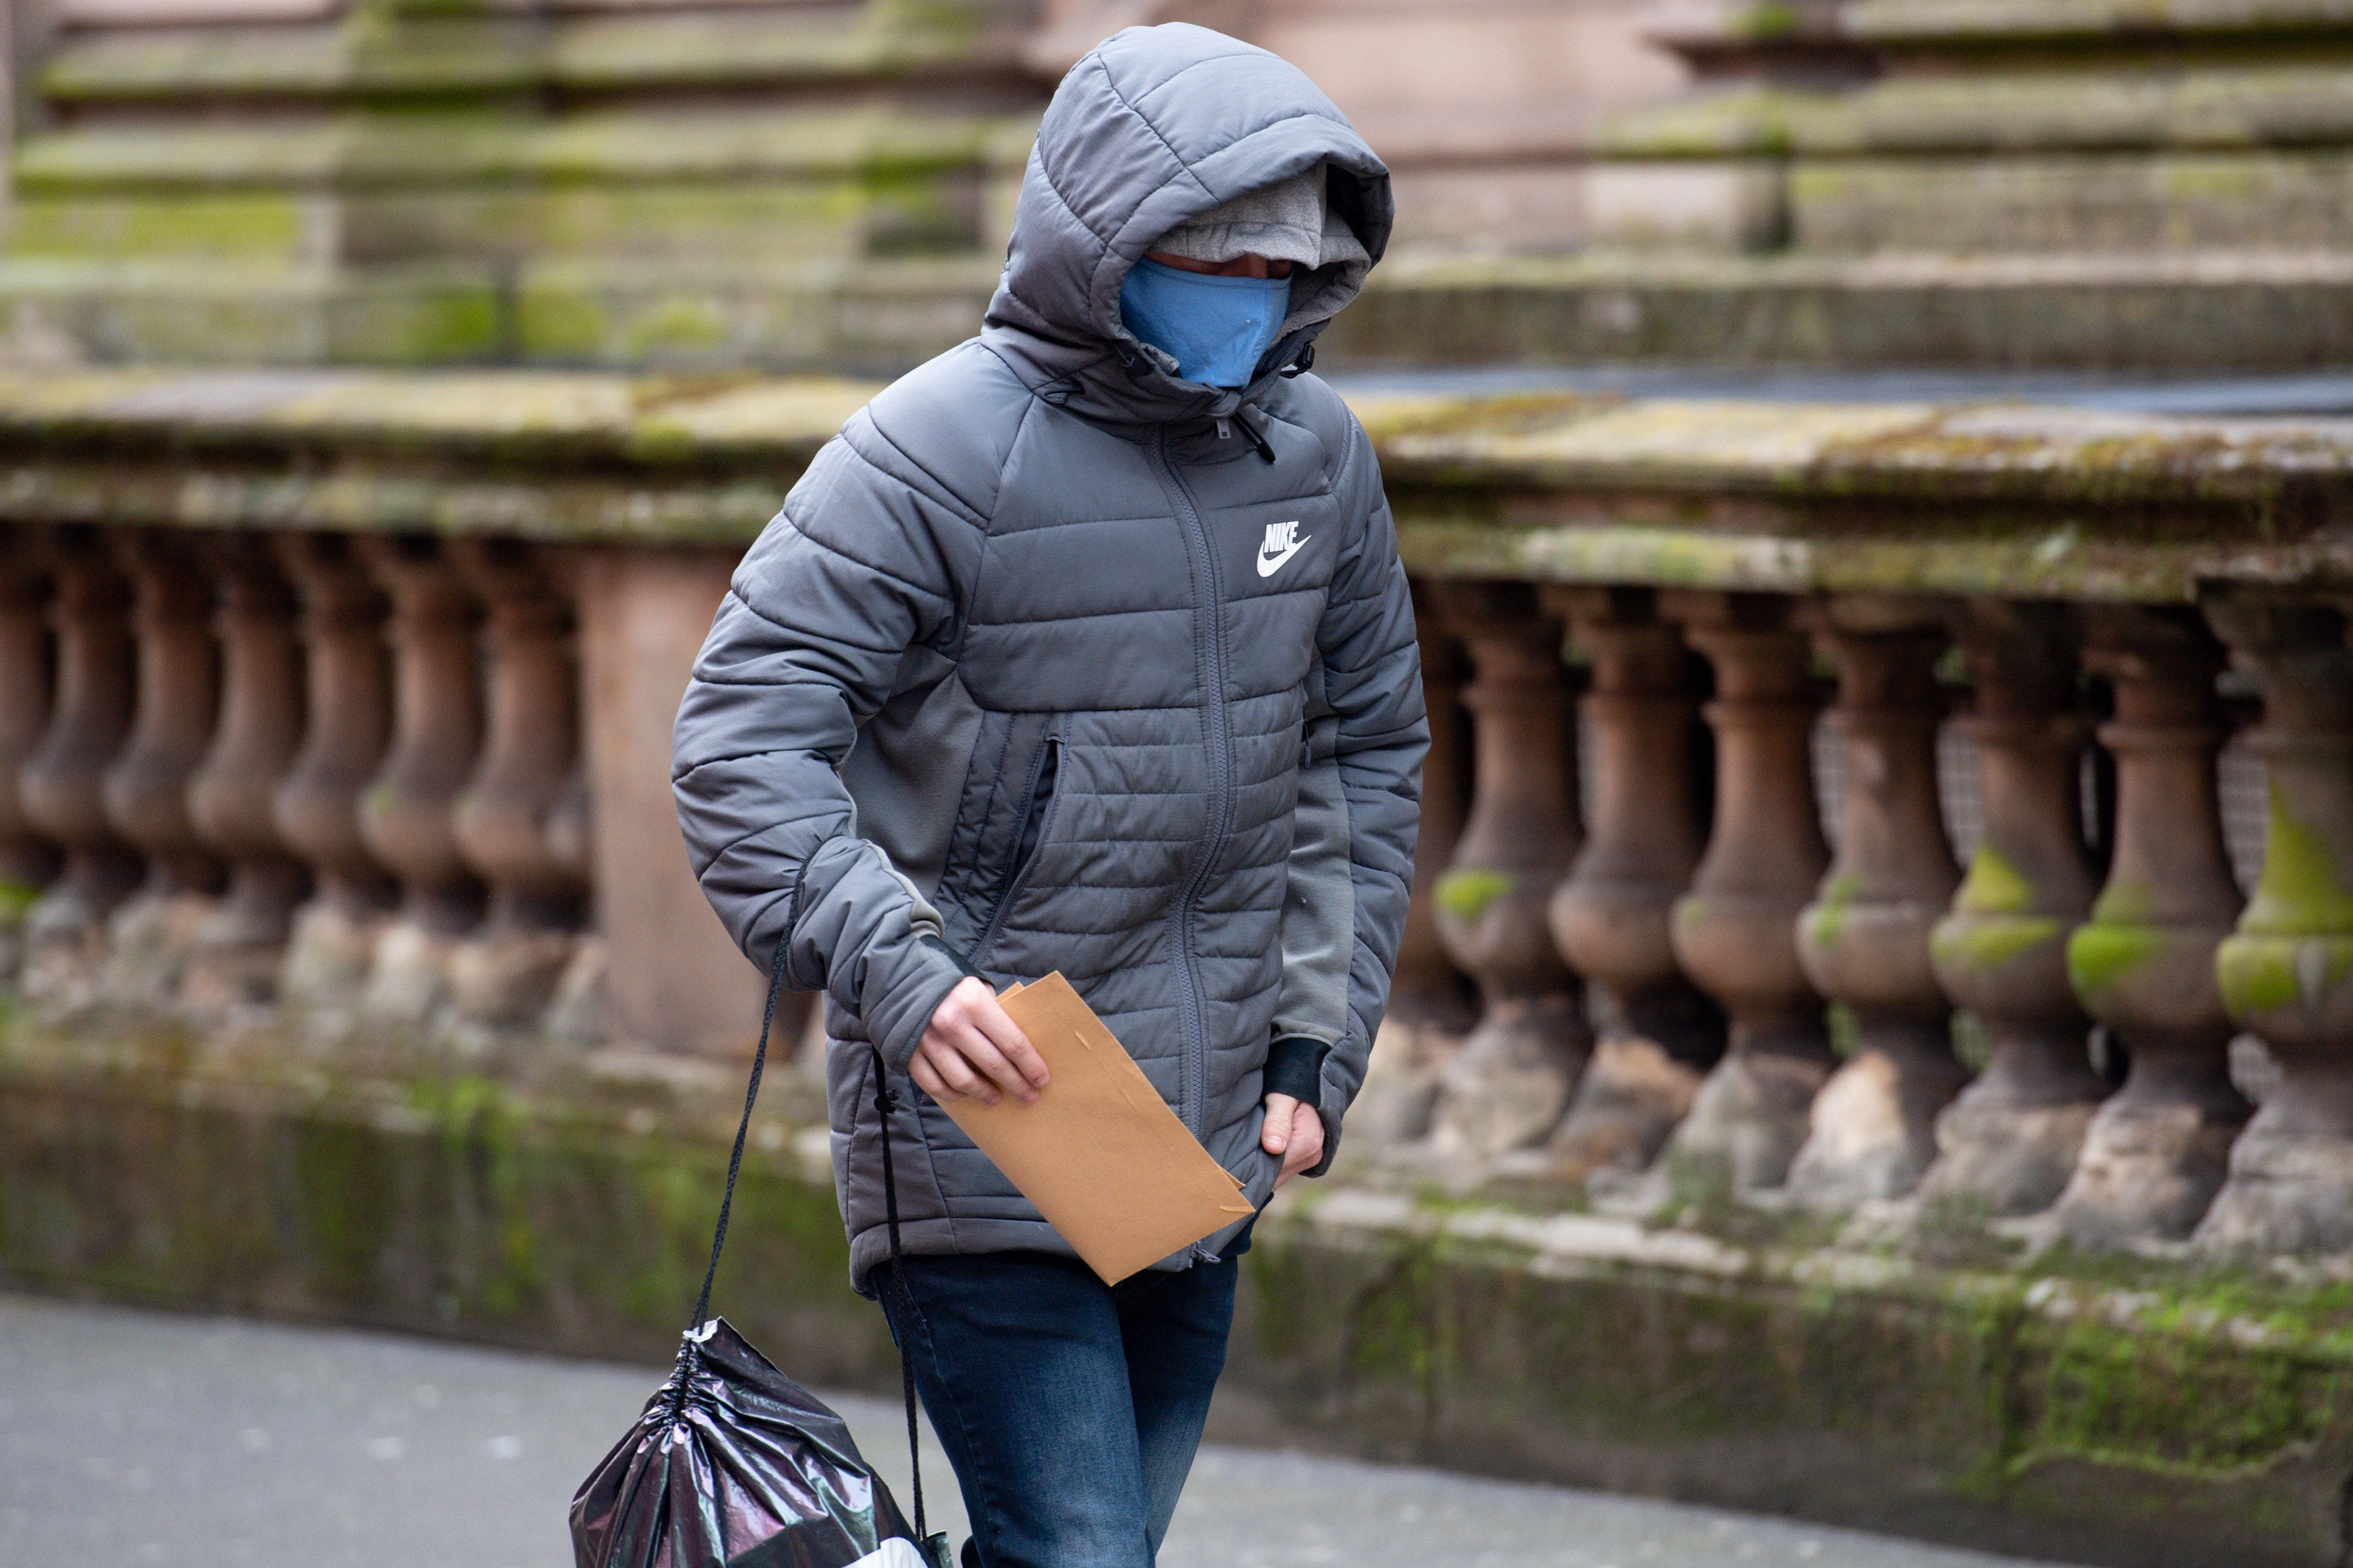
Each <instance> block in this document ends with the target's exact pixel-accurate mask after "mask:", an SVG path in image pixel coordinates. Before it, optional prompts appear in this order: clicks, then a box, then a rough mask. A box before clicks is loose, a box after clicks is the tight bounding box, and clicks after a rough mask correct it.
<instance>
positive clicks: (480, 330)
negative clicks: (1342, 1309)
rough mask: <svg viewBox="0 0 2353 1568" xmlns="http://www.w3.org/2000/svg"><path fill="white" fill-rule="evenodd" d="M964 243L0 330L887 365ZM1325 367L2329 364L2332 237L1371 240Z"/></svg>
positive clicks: (2343, 332)
mask: <svg viewBox="0 0 2353 1568" xmlns="http://www.w3.org/2000/svg"><path fill="white" fill-rule="evenodd" d="M1000 267H1001V263H1000V262H999V261H998V260H997V259H996V258H986V257H980V256H971V257H955V258H941V259H938V260H936V261H918V260H914V259H901V258H889V259H874V260H863V261H849V260H837V261H832V262H828V263H824V264H821V265H811V264H788V263H778V264H776V265H770V266H763V267H733V268H730V267H726V266H723V265H713V264H710V263H702V262H695V261H690V260H679V261H673V262H663V263H659V264H658V265H637V266H631V265H628V264H624V263H621V262H618V261H616V262H611V263H607V262H596V263H593V264H592V263H586V262H569V261H551V262H543V263H534V264H531V265H527V266H525V267H523V268H520V269H519V270H515V271H512V272H509V271H502V270H500V269H498V268H492V267H491V266H489V265H487V264H475V265H471V266H463V265H437V266H431V267H416V268H406V267H391V266H385V267H373V266H372V267H367V268H340V269H339V268H300V267H280V268H258V267H254V266H252V265H249V264H244V263H240V264H237V265H219V264H212V265H207V264H206V263H204V262H201V261H197V260H194V259H191V260H187V261H180V262H163V261H152V262H142V263H124V264H107V263H100V262H97V261H92V260H88V259H76V260H63V259H59V260H34V259H24V260H16V261H10V262H5V263H0V344H5V345H10V346H11V352H12V353H15V354H16V355H17V356H20V357H22V356H26V355H37V357H38V358H39V359H40V360H41V361H42V362H43V363H57V362H64V363H72V362H78V361H81V360H95V361H98V362H100V363H126V362H127V363H141V362H151V363H172V362H174V361H183V362H185V361H204V360H207V359H216V358H217V356H220V355H223V354H234V355H235V356H236V358H237V362H238V363H244V364H409V363H453V362H458V363H463V362H467V361H473V362H485V363H547V364H561V365H584V364H595V365H615V366H630V367H637V368H653V369H670V368H687V369H698V370H727V371H731V372H732V371H740V370H741V368H742V367H744V366H746V365H752V366H763V367H766V368H768V369H769V370H771V371H776V370H791V369H797V368H801V367H818V366H828V367H833V368H837V369H838V368H839V367H841V366H853V367H866V366H871V367H872V369H873V370H874V371H876V372H877V373H881V374H895V373H896V372H897V371H900V370H903V369H906V368H908V367H911V366H913V365H914V364H916V363H920V362H921V361H923V359H925V358H928V357H929V356H930V355H932V354H934V353H939V352H940V351H942V350H944V349H945V348H948V347H950V346H952V345H953V344H955V343H956V342H960V341H962V340H963V339H964V338H965V337H966V336H968V335H969V334H970V333H972V332H973V331H976V329H977V327H978V325H979V322H980V314H981V310H982V309H983V308H984V307H985V305H986V304H987V300H988V296H989V294H990V292H991V291H992V290H993V289H994V288H995V286H996V282H997V273H998V271H999V270H1000ZM1324 349H1325V352H1326V354H1327V358H1326V361H1325V363H1326V364H1327V365H1349V366H1353V367H1355V368H1359V369H1373V368H1380V367H1390V366H1421V365H1462V364H1531V365H1543V364H1563V363H1567V364H1593V363H1653V364H1657V363H1683V364H1709V365H1718V366H1755V365H1776V366H1815V367H1832V366H1836V367H1872V366H1899V367H1904V368H1907V369H1911V368H1921V367H1930V366H1945V367H1953V368H1978V369H2017V368H2021V367H2030V368H2034V369H2038V370H2044V371H2065V370H2094V371H2105V372H2116V371H2126V370H2129V371H2137V372H2150V373H2164V374H2205V373H2213V372H2223V371H2232V372H2260V371H2279V370H2294V369H2304V368H2312V367H2335V366H2338V365H2342V364H2344V363H2347V362H2348V361H2353V256H2348V255H2346V254H2344V253H2338V252H2317V251H2316V252H2242V251H2188V252H2171V253H2168V252H2164V251H2155V250H2153V251H2142V252H2137V253H2121V254H2113V255H2109V254H2084V255H2072V254H2071V255H2058V254H2051V255H2035V256H2006V257H1977V258H1968V257H1950V256H1933V255H1889V256H1880V257H1871V258H1841V257H1826V256H1803V255H1777V256H1746V257H1743V256H1725V255H1718V256H1698V255H1689V254H1683V255H1674V256H1663V255H1652V254H1640V253H1631V252H1629V253H1623V254H1603V253H1588V254H1584V255H1579V256H1575V257H1564V258H1429V257H1411V256H1404V255H1400V256H1397V257H1393V258H1390V259H1389V260H1388V261H1386V262H1384V263H1383V264H1382V266H1381V267H1380V268H1379V269H1378V270H1377V271H1376V272H1375V273H1374V274H1373V279H1372V285H1371V287H1369V288H1368V289H1366V292H1365V294H1364V296H1363V298H1361V299H1360V300H1358V301H1357V302H1356V304H1355V305H1353V306H1352V307H1350V309H1349V310H1347V311H1346V312H1345V313H1344V314H1343V315H1342V316H1340V318H1339V319H1338V320H1337V321H1335V322H1334V323H1333V328H1332V331H1330V332H1329V333H1328V334H1327V335H1326V337H1325V339H1324Z"/></svg>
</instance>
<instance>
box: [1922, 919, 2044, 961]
mask: <svg viewBox="0 0 2353 1568" xmlns="http://www.w3.org/2000/svg"><path fill="white" fill-rule="evenodd" d="M2065 930H2066V928H2065V927H2064V926H2063V925H2062V924H2060V922H2059V921H2057V920H2056V919H2054V918H2052V916H2049V915H2012V916H2000V915H1977V914H1972V915H1968V916H1966V917H1949V918H1947V919H1945V920H1942V921H1938V922H1936V929H1935V930H1934V931H1931V932H1930V933H1929V937H1928V950H1929V952H1930V953H1931V955H1932V956H1933V957H1934V958H1935V959H1936V962H1937V963H1940V964H1946V965H1949V966H1951V967H1952V968H1954V969H1957V970H1962V971H1966V972H1968V973H1974V974H1984V973H1990V972H1991V971H1993V970H1997V969H2000V967H2001V966H2002V965H2004V964H2006V963H2010V961H2011V960H2013V959H2016V958H2019V957H2021V956H2022V955H2024V954H2026V953H2029V952H2033V951H2034V950H2035V949H2036V948H2038V947H2041V946H2042V945H2043V944H2044V943H2045V942H2055V941H2057V940H2058V939H2059V937H2060V936H2061V935H2062V934H2063V932H2064V931H2065Z"/></svg>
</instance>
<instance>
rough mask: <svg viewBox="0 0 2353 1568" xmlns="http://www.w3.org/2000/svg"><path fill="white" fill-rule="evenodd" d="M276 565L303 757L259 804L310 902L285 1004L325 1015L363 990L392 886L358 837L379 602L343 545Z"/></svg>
mask: <svg viewBox="0 0 2353 1568" xmlns="http://www.w3.org/2000/svg"><path fill="white" fill-rule="evenodd" d="M281 556H282V559H283V561H284V562H285V565H286V570H287V573H288V574H289V575H290V576H291V577H292V578H293V580H294V583H295V584H296V586H297V588H298V589H299V591H300V593H301V601H302V617H301V635H302V648H303V660H302V665H303V679H304V685H305V688H306V691H305V700H304V721H303V730H302V748H301V751H300V752H297V753H296V754H295V758H294V763H293V766H292V767H291V768H290V769H289V770H288V772H287V774H286V777H285V778H284V780H282V781H281V782H280V784H279V785H278V788H277V791H276V793H275V795H273V796H272V798H271V802H270V816H271V820H272V821H273V822H274V823H276V825H277V827H278V834H279V837H280V839H281V840H282V841H283V842H284V843H285V844H286V845H287V847H289V848H290V849H292V850H293V851H294V853H295V854H297V855H298V856H300V857H301V858H302V860H303V861H304V863H305V864H306V865H307V866H308V867H309V868H310V870H311V875H312V876H313V878H314V879H316V882H317V891H316V893H315V894H314V895H313V896H312V897H311V900H310V901H309V902H308V903H305V904H304V905H302V907H301V910H299V911H297V913H296V915H295V920H294V929H293V931H292V933H291V935H290V937H289V939H288V942H287V952H286V967H285V970H284V972H283V974H282V977H281V988H282V990H283V992H284V994H286V995H287V996H288V997H290V998H292V999H295V1000H298V1001H300V1002H302V1003H304V1004H306V1005H310V1006H311V1007H313V1008H316V1009H319V1010H321V1011H322V1013H324V1014H326V1015H328V1016H336V1015H340V1013H341V1012H342V1011H343V1009H345V1008H347V1007H348V1006H349V1005H350V1004H351V1002H352V1000H353V996H354V995H355V994H356V993H357V991H358V989H359V987H360V985H361V984H363V983H364V980H365V978H366V976H367V973H368V970H369V967H370V965H371V963H373V962H374V959H375V942H376V937H377V934H378V931H379V928H380V926H381V924H382V921H383V918H384V914H385V910H386V908H387V907H388V906H389V904H390V902H391V897H392V879H391V878H390V877H388V876H387V875H386V874H385V868H384V867H383V865H382V864H381V863H380V862H378V861H377V859H376V858H375V855H374V854H373V853H372V852H371V851H370V850H369V848H368V846H367V842H366V840H365V839H364V838H363V837H361V835H360V798H361V796H362V795H364V793H365V792H366V790H367V787H368V781H369V780H371V779H373V778H374V777H375V772H376V769H377V767H378V766H379V765H380V764H381V763H382V762H383V760H384V749H385V742H386V740H387V738H388V737H389V736H390V734H391V731H392V675H391V668H390V664H389V661H388V659H387V658H386V656H385V643H384V594H383V591H382V590H380V589H379V588H377V587H376V585H375V582H374V580H373V579H371V578H370V577H369V576H368V574H367V573H366V571H365V570H364V568H363V567H362V566H361V564H360V563H359V559H358V556H357V553H356V552H355V551H354V550H353V547H352V542H351V541H350V540H348V539H345V538H343V537H340V536H337V535H332V534H319V535H305V536H297V537H294V538H291V539H289V540H288V541H286V542H285V543H284V546H283V549H282V552H281Z"/></svg>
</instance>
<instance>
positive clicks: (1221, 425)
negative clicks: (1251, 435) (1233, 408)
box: [1218, 415, 1234, 441]
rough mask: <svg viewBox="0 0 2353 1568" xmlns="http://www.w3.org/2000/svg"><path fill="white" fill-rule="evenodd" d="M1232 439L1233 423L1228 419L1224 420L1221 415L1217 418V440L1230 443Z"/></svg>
mask: <svg viewBox="0 0 2353 1568" xmlns="http://www.w3.org/2000/svg"><path fill="white" fill-rule="evenodd" d="M1233 438H1234V422H1233V421H1232V420H1230V419H1228V418H1226V417H1225V416H1223V415H1220V416H1219V417H1218V439H1219V440H1220V441H1230V440H1232V439H1233Z"/></svg>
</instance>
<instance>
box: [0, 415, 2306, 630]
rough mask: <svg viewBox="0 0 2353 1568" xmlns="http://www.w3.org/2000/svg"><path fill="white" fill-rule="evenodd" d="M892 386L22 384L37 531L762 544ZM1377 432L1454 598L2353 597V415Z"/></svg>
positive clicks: (3, 464)
mask: <svg viewBox="0 0 2353 1568" xmlns="http://www.w3.org/2000/svg"><path fill="white" fill-rule="evenodd" d="M873 390H874V387H873V384H871V383H863V382H852V381H843V380H831V379H807V380H786V379H759V378H751V377H741V376H737V377H709V378H692V377H669V378H664V377H630V376H623V375H617V374H596V373H589V372H523V371H495V372H491V371H486V372H478V373H460V372H441V373H434V374H396V373H372V372H358V371H286V372H244V373H229V372H202V371H171V370H163V369H155V370H122V371H80V372H58V373H13V374H11V373H0V499H5V503H6V505H7V506H8V507H9V509H10V514H11V516H13V517H15V518H16V519H18V520H19V521H26V522H83V523H120V524H139V525H145V526H162V527H188V528H313V529H326V530H344V531H425V532H438V533H452V534H454V533H503V534H510V535H513V536H516V537H521V538H528V539H536V540H544V541H549V542H577V543H600V542H627V543H663V542H669V543H697V544H720V545H724V544H730V543H735V544H740V543H744V542H748V541H750V540H751V539H752V538H754V536H755V535H756V534H757V533H758V531H759V530H760V528H761V527H762V526H764V525H765V522H766V521H767V520H768V519H769V518H770V517H772V516H774V515H775V512H776V508H777V507H778V505H780V504H781V502H782V500H783V497H784V494H785V491H786V489H788V488H789V487H790V485H791V483H792V482H793V480H794V479H796V478H797V476H798V474H799V472H800V470H801V469H802V468H804V467H805V466H806V465H807V462H808V460H809V458H811V457H812V456H813V455H814V454H815V452H816V451H817V449H818V447H820V446H822V445H823V443H824V442H825V441H826V440H827V439H828V437H831V435H832V434H833V432H834V431H835V430H836V429H837V428H838V427H839V425H840V423H841V421H842V420H843V419H844V418H846V417H847V416H849V414H851V413H852V412H854V411H855V410H856V409H857V408H859V407H860V405H863V404H864V402H865V401H866V400H867V398H868V397H870V396H871V395H872V392H873ZM1357 406H1358V409H1359V412H1360V413H1361V414H1362V415H1363V416H1364V417H1365V419H1366V424H1367V427H1368V429H1369V430H1370V431H1371V433H1372V435H1373V437H1374V439H1375V442H1376V445H1377V449H1378V451H1379V453H1380V456H1381V460H1382V463H1383V467H1384V469H1385V473H1386V476H1387V479H1388V483H1389V486H1390V489H1391V494H1392V499H1393V501H1394V503H1395V505H1396V509H1397V513H1398V520H1399V532H1400V539H1401V541H1402V543H1403V546H1404V549H1405V552H1406V554H1407V558H1408V561H1409V564H1411V565H1412V566H1414V567H1415V568H1416V569H1417V570H1419V571H1421V572H1425V573H1429V574H1440V575H1445V574H1452V575H1480V574H1485V575H1502V576H1514V577H1525V578H1533V579H1539V580H1548V581H1562V582H1579V581H1589V582H1619V583H1647V584H1660V585H1667V586H1690V587H1716V588H1743V589H1762V590H1773V591H1784V592H1787V591H1799V592H1804V591H1812V590H1818V589H1856V590H1869V589H1883V590H1888V591H1905V592H1912V593H1928V594H1973V593H2008V594H2013V595H2019V594H2023V595H2070V596H2076V597H2084V598H2094V599H2112V600H2143V601H2158V602H2176V603H2178V602H2187V601H2189V600H2193V599H2195V598H2196V597H2198V596H2199V595H2200V594H2201V593H2205V592H2210V591H2213V590H2216V589H2223V588H2229V587H2232V586H2234V585H2235V586H2244V587H2249V588H2273V589H2294V590H2298V591H2309V592H2319V593H2342V592H2344V591H2345V590H2346V589H2347V588H2348V586H2353V528H2349V527H2348V524H2347V523H2346V521H2344V518H2345V507H2344V503H2345V500H2346V498H2347V497H2348V495H2353V420H2343V419H2320V418H2309V419H2307V418H2298V419H2274V418H2263V419H2255V418H2245V419H2219V418H2208V419H2177V418H2168V417H2162V416H2127V415H2116V414H2102V413H2094V412H2088V411H2084V410H2077V409H2067V408H2052V407H2032V406H2024V405H1980V406H1970V405H1935V404H1926V403H1923V404H1810V403H1796V402H1784V403H1775V402H1765V401H1752V402H1711V401H1704V400H1681V401H1674V400H1656V401H1628V400H1623V399H1619V398H1614V397H1609V396H1595V395H1515V396H1499V397H1490V398H1483V399H1482V398H1434V397H1397V396H1368V397H1364V398H1360V399H1358V400H1357ZM329 454H332V458H333V461H332V463H322V462H321V461H320V460H319V459H320V458H321V457H322V456H324V455H329Z"/></svg>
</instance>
